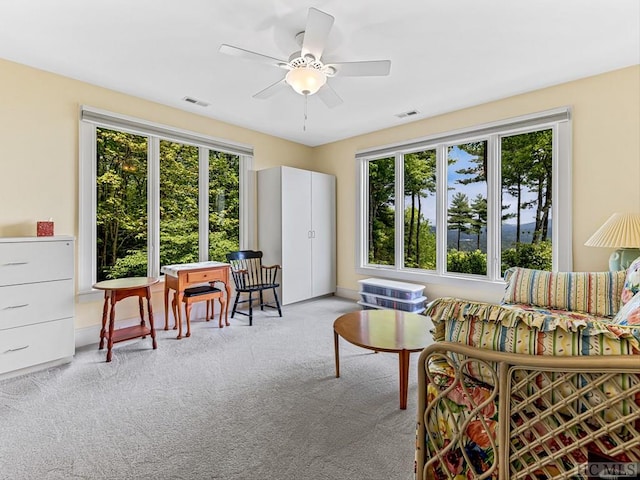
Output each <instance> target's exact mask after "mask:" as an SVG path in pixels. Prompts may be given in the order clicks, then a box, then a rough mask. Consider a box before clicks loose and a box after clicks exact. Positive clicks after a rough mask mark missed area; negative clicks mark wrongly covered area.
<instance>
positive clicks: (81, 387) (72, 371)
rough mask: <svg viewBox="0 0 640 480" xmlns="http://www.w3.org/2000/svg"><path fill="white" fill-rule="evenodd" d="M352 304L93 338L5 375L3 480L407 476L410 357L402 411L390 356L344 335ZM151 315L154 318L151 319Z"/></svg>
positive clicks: (314, 305) (298, 307)
mask: <svg viewBox="0 0 640 480" xmlns="http://www.w3.org/2000/svg"><path fill="white" fill-rule="evenodd" d="M356 309H357V305H355V303H354V302H352V301H348V300H344V299H339V298H334V297H328V298H323V299H319V300H314V301H309V302H304V303H300V304H294V305H290V306H287V307H284V311H283V318H279V317H278V316H277V314H276V313H275V312H274V311H272V310H269V311H266V310H265V311H264V312H260V311H258V312H257V313H255V314H254V319H253V327H249V326H248V319H247V317H243V316H236V319H233V320H230V322H231V324H232V325H231V326H230V327H225V328H223V329H219V328H218V327H217V323H218V322H217V317H216V320H215V322H204V321H203V320H197V321H196V320H194V321H193V322H192V336H191V337H190V338H185V339H182V340H176V339H175V335H176V333H175V331H171V330H170V331H163V330H158V332H157V338H158V349H157V350H155V351H153V350H152V349H151V342H150V340H149V338H147V339H138V340H132V341H129V342H124V343H120V344H116V346H115V348H114V354H113V361H112V362H111V363H106V362H105V358H106V351H105V350H103V351H98V349H97V344H96V345H92V346H89V347H83V348H81V349H79V350H78V351H77V352H76V355H75V358H74V360H73V362H72V363H70V364H68V365H65V366H62V367H56V368H51V369H49V370H46V371H41V372H37V373H32V374H28V375H24V376H22V377H17V378H13V379H9V380H4V381H0V437H1V439H0V478H2V479H11V480H17V479H38V480H40V479H185V480H187V479H225V480H233V479H238V480H240V479H242V480H246V479H266V480H289V479H290V480H299V479H313V480H330V479H336V480H338V479H339V480H347V479H349V480H359V479H362V480H364V479H368V480H371V479H374V480H376V479H379V480H391V479H400V480H408V479H411V478H413V455H414V444H415V438H414V429H415V411H416V398H415V397H416V362H417V357H418V355H417V354H413V355H412V356H411V357H412V358H411V370H410V383H409V401H408V406H407V410H400V409H399V404H398V402H399V399H398V395H399V394H398V356H397V355H395V354H389V353H379V354H375V353H373V352H371V351H369V350H364V349H361V348H358V347H356V346H354V345H351V344H349V343H347V342H345V341H344V340H342V339H341V340H340V347H341V351H340V353H341V357H340V359H341V372H340V373H341V378H335V366H334V354H333V329H332V324H333V321H334V320H335V319H336V318H337V317H338V316H339V315H341V314H343V313H346V312H349V311H353V310H356ZM156 316H157V320H156V323H157V324H162V323H163V322H162V318H163V317H162V315H161V314H158V315H156Z"/></svg>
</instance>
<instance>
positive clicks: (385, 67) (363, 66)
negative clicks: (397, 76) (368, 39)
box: [330, 60, 391, 77]
mask: <svg viewBox="0 0 640 480" xmlns="http://www.w3.org/2000/svg"><path fill="white" fill-rule="evenodd" d="M330 65H331V66H332V67H334V68H335V69H336V75H340V76H341V77H382V76H385V75H389V72H390V71H391V60H373V61H370V62H339V63H331V64H330Z"/></svg>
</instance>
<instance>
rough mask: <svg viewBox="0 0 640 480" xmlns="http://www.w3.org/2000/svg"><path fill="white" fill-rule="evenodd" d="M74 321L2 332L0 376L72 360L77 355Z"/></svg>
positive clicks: (65, 320) (0, 340)
mask: <svg viewBox="0 0 640 480" xmlns="http://www.w3.org/2000/svg"><path fill="white" fill-rule="evenodd" d="M74 342H75V340H74V331H73V318H64V319H61V320H55V321H53V322H45V323H38V324H36V325H28V326H26V327H18V328H10V329H8V330H3V331H1V332H0V373H5V372H10V371H12V370H18V369H20V368H25V367H29V366H31V365H38V364H40V363H45V362H50V361H52V360H58V359H60V358H65V357H70V356H72V355H73V353H74V351H75V346H74Z"/></svg>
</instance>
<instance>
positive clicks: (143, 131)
mask: <svg viewBox="0 0 640 480" xmlns="http://www.w3.org/2000/svg"><path fill="white" fill-rule="evenodd" d="M99 126H101V127H105V128H111V129H114V130H118V131H124V132H128V133H134V134H136V135H144V136H146V137H147V138H148V139H149V141H148V145H147V152H148V159H149V165H148V185H147V196H148V202H147V209H148V211H147V213H148V222H149V227H148V230H149V237H148V239H147V245H148V249H149V264H148V271H149V274H150V275H151V276H155V277H158V276H160V265H159V261H160V260H159V256H158V255H155V253H154V252H157V251H159V248H160V238H159V228H158V227H159V224H160V209H159V206H160V181H159V179H160V176H159V175H160V172H159V167H160V166H159V149H160V139H162V140H170V141H176V142H179V143H185V144H190V145H195V146H197V147H199V168H200V172H202V173H201V175H200V178H199V205H200V208H199V220H200V222H199V224H200V227H199V258H200V260H201V261H204V260H206V259H207V257H208V241H209V235H208V233H209V232H208V229H207V228H203V222H202V221H201V220H202V218H203V217H204V218H205V219H208V203H209V200H208V199H209V195H208V191H207V187H208V178H204V177H208V168H204V169H203V168H202V167H203V165H205V166H207V167H208V164H209V150H215V151H223V152H225V153H231V154H234V155H239V157H240V172H239V174H240V178H239V189H240V192H239V195H240V206H239V207H240V208H239V215H240V222H239V223H240V228H239V230H240V231H239V237H240V238H239V239H240V248H241V249H243V248H247V247H248V245H249V244H250V243H251V240H250V239H251V238H253V229H254V227H253V224H252V221H251V220H252V215H251V209H250V208H249V206H250V205H253V202H254V196H255V195H254V191H255V188H253V185H252V180H251V179H252V175H251V170H252V169H253V149H252V147H249V146H247V145H242V144H234V143H231V142H228V141H223V140H220V139H217V138H214V137H209V136H206V135H202V134H199V133H192V132H189V131H186V130H180V129H177V128H174V127H170V126H167V125H161V124H157V123H152V122H147V121H146V120H141V119H137V118H133V117H128V116H125V115H119V114H116V113H112V112H107V111H105V110H98V109H94V108H91V107H87V106H82V107H81V110H80V121H79V143H80V145H79V162H80V165H79V181H80V186H79V189H78V191H79V207H78V217H79V222H78V223H79V225H78V294H79V295H80V296H81V297H83V301H84V300H86V301H93V300H97V299H98V298H100V296H101V295H102V293H101V292H99V291H97V290H94V289H93V288H92V285H93V284H94V283H95V281H96V261H95V259H96V252H97V251H96V209H97V196H96V188H95V185H96V176H97V166H96V161H95V159H96V128H97V127H99ZM205 207H206V210H205Z"/></svg>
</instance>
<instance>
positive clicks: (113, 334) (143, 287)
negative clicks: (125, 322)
mask: <svg viewBox="0 0 640 480" xmlns="http://www.w3.org/2000/svg"><path fill="white" fill-rule="evenodd" d="M155 283H158V279H157V278H151V277H133V278H118V279H115V280H105V281H103V282H98V283H96V284H95V285H94V286H93V288H96V289H98V290H104V307H103V308H102V329H101V330H100V347H99V348H98V349H99V350H102V349H103V348H104V340H105V338H106V339H107V362H110V361H111V354H112V352H111V350H112V348H113V344H114V343H117V342H122V341H124V340H131V339H132V338H138V337H142V338H144V337H146V336H147V335H151V344H152V346H153V349H154V350H155V349H156V348H158V344H157V342H156V331H155V328H154V327H153V309H152V307H151V288H150V287H151V285H153V284H155ZM134 296H137V297H138V305H139V307H140V325H134V326H132V327H126V328H119V329H117V330H115V328H114V327H115V323H116V322H115V316H116V313H115V312H116V308H115V307H116V303H117V302H119V301H120V300H122V299H123V298H127V297H134ZM143 298H146V299H147V311H148V312H149V326H148V327H147V326H146V325H145V321H144V306H143V304H142V299H143ZM109 310H110V311H109ZM108 311H109V331H108V332H107V326H106V324H107V312H108Z"/></svg>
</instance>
